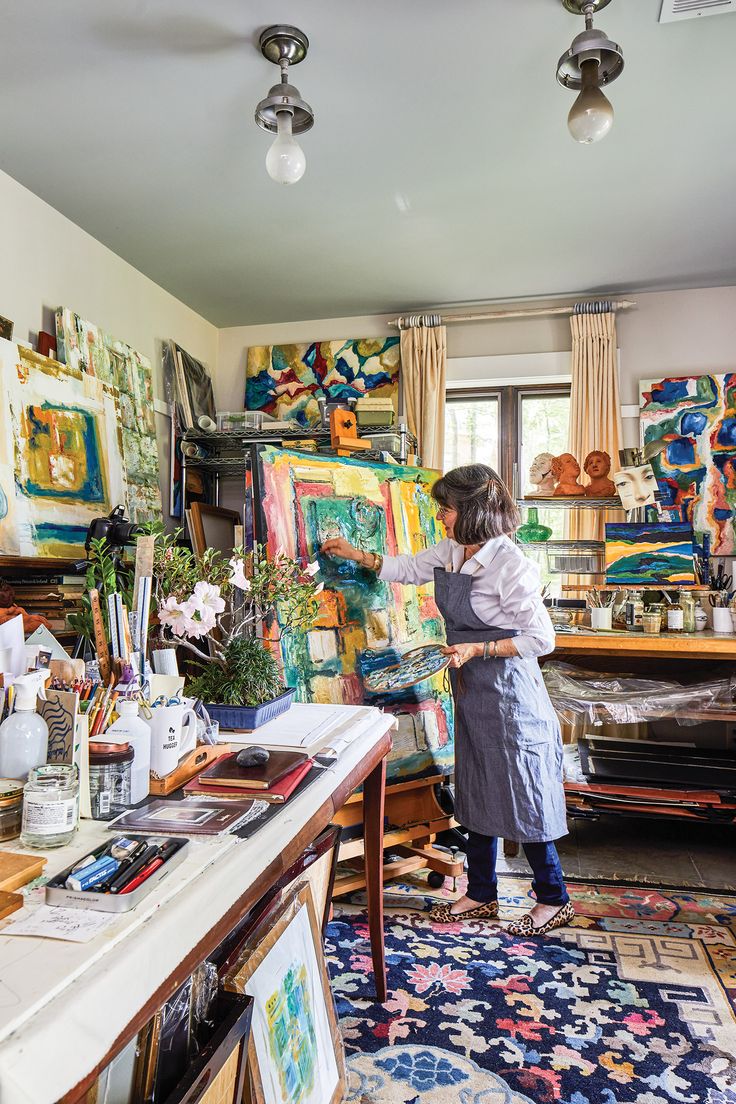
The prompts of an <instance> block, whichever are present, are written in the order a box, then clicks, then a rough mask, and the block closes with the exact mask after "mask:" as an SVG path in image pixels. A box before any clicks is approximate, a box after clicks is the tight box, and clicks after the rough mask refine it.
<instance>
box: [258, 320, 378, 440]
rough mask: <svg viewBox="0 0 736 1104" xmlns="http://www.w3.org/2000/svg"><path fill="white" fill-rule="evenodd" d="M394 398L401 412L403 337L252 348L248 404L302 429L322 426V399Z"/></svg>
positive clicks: (342, 400) (328, 400)
mask: <svg viewBox="0 0 736 1104" xmlns="http://www.w3.org/2000/svg"><path fill="white" fill-rule="evenodd" d="M364 395H370V396H371V397H372V398H390V399H391V401H392V402H393V404H394V409H395V410H396V412H397V414H398V400H399V338H398V337H385V338H377V339H375V340H368V339H363V340H349V341H321V342H313V343H311V344H309V345H305V344H304V345H261V346H254V347H252V348H250V349H248V356H247V361H246V383H245V406H246V409H248V410H263V411H265V412H266V413H267V414H271V415H273V416H274V417H276V418H279V419H284V420H287V421H294V422H297V423H298V424H299V425H301V426H315V425H319V424H320V413H319V406H318V404H317V400H318V399H325V401H326V402H345V401H346V400H347V399H353V398H361V397H362V396H364Z"/></svg>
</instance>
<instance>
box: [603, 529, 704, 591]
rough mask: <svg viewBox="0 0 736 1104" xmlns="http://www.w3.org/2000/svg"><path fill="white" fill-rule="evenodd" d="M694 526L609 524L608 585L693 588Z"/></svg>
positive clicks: (607, 548) (607, 537)
mask: <svg viewBox="0 0 736 1104" xmlns="http://www.w3.org/2000/svg"><path fill="white" fill-rule="evenodd" d="M693 552H694V544H693V528H692V526H691V525H681V524H677V523H675V524H666V523H662V522H654V523H652V524H648V523H643V524H636V523H630V522H610V523H609V524H607V525H606V582H607V583H609V584H613V585H616V584H618V585H620V586H626V585H628V586H652V587H656V586H657V585H660V586H661V585H664V584H666V585H667V586H683V587H685V586H694V585H695V581H696V580H695V570H694V566H693Z"/></svg>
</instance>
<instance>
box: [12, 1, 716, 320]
mask: <svg viewBox="0 0 736 1104" xmlns="http://www.w3.org/2000/svg"><path fill="white" fill-rule="evenodd" d="M659 9H660V0H612V3H611V4H610V6H609V7H608V8H606V10H605V11H603V12H601V13H600V15H599V16H598V18H597V21H596V22H597V25H599V26H601V27H602V28H603V29H604V30H606V31H607V32H608V34H609V35H610V37H612V38H613V39H615V40H616V41H618V42H619V43H620V44H621V45H622V47H623V49H624V54H625V58H626V68H625V70H624V73H623V75H622V76H621V78H620V79H619V80H618V81H617V82H616V83H615V84H614V85H612V86H611V89H610V92H609V96H610V99H611V101H612V102H613V104H614V107H615V110H616V121H615V124H614V129H613V131H612V133H611V134H610V135H609V137H608V138H607V139H606V140H605V141H603V142H602V143H600V144H599V145H596V146H589V147H582V146H578V145H576V144H575V143H574V142H573V141H572V139H571V138H570V137H569V135H568V133H567V128H566V116H567V111H568V109H569V107H570V105H571V103H572V100H573V94H571V93H569V92H566V91H565V90H563V89H562V88H560V87H558V86H557V84H556V82H555V68H556V62H557V59H558V57H559V55H560V54H562V53H563V51H564V50H565V49H566V48H567V47H568V46H569V44H570V41H571V40H572V38H573V36H574V35H575V34H576V33H577V32H578V31H579V30H581V29H582V20H580V19H578V18H576V17H574V16H571V15H569V14H568V13H567V12H566V11H565V10H564V9H563V7H562V4H561V2H560V0H455V2H448V0H445V2H442V3H440V2H439V0H370V2H368V0H310V2H309V3H304V2H299V0H280V2H279V3H278V4H277V3H274V2H273V0H251V2H245V0H207V2H206V3H202V0H126V2H124V3H122V4H111V3H109V2H107V0H104V2H102V3H101V2H100V0H61V2H60V0H33V2H32V3H29V2H27V0H26V2H25V3H19V2H18V0H0V15H1V16H2V27H3V36H2V44H1V45H0V51H1V55H2V65H1V66H0V167H1V168H3V169H4V170H5V171H6V172H8V173H9V174H10V175H11V176H13V177H15V178H16V179H17V180H19V181H20V182H21V183H22V184H25V185H26V186H27V187H29V188H30V189H31V190H32V191H34V192H36V193H37V194H38V195H40V196H42V197H43V198H44V199H45V200H47V201H48V202H49V203H51V204H52V205H53V206H54V207H56V208H58V210H60V211H62V212H63V213H64V214H65V215H67V216H68V217H69V218H71V219H72V220H73V221H74V222H76V223H78V224H79V225H80V226H83V227H84V228H85V229H86V230H88V231H89V232H90V233H91V234H93V235H94V236H95V237H96V238H99V239H100V240H101V241H103V242H105V243H106V244H107V245H108V246H110V247H111V248H112V249H113V250H115V252H117V253H119V254H121V255H122V256H123V257H125V258H126V259H127V260H128V261H130V262H131V263H132V264H134V265H135V266H136V267H138V268H139V269H141V270H142V271H143V272H145V273H146V274H147V275H149V276H150V277H151V278H152V279H154V280H155V281H156V282H157V283H159V284H161V285H163V286H164V287H165V288H167V289H168V290H169V291H171V292H173V293H174V294H175V295H177V296H178V297H179V298H181V299H182V300H184V301H185V302H186V303H188V304H190V305H191V306H192V307H194V308H195V309H196V310H198V311H199V312H200V313H201V314H203V315H204V316H206V317H207V318H209V319H211V320H212V321H213V322H214V323H216V324H218V325H238V324H246V323H255V322H270V321H287V320H299V319H305V318H324V317H338V316H345V315H356V314H364V313H372V312H383V311H396V310H402V309H408V308H411V307H421V306H431V305H435V304H437V305H440V304H442V305H446V304H449V303H460V302H471V301H475V300H478V301H480V300H498V299H503V298H511V297H519V296H537V295H539V296H541V295H550V294H557V293H569V292H597V291H612V292H615V291H617V290H627V291H628V290H646V289H656V288H675V287H693V286H707V285H718V284H734V283H736V218H735V217H734V194H736V93H735V92H734V84H733V58H734V48H735V47H736V18H734V17H733V16H730V15H723V16H718V17H714V18H712V19H707V20H693V21H691V22H681V23H670V24H667V25H660V24H659V23H658V15H659ZM277 20H278V21H283V22H292V23H295V24H296V25H297V26H300V27H302V29H303V30H304V31H306V33H307V34H308V35H309V37H310V40H311V49H310V52H309V56H308V57H307V59H306V61H304V62H303V63H302V64H301V65H300V66H298V67H297V68H295V69H294V70H293V74H292V80H293V81H294V83H295V84H296V85H297V86H298V87H299V89H300V90H301V92H302V95H303V96H304V98H305V99H306V100H308V101H309V102H310V103H311V105H312V107H313V108H314V110H315V113H316V123H315V126H314V129H313V130H312V131H311V132H309V133H308V134H307V135H305V136H304V137H303V139H302V145H303V147H304V149H305V152H306V155H307V172H306V175H305V177H304V179H303V180H302V181H301V182H300V183H299V184H297V185H295V186H293V187H288V188H287V187H283V186H280V185H277V184H275V183H274V182H273V181H271V180H270V178H269V177H268V176H267V175H266V171H265V167H264V158H265V154H266V150H267V148H268V145H269V142H270V138H269V136H268V135H266V134H264V133H263V132H262V131H260V130H259V129H258V128H257V127H256V125H255V123H254V122H253V110H254V107H255V105H256V103H257V101H258V100H259V99H260V98H261V97H263V96H265V95H266V92H267V90H268V88H269V86H270V85H271V84H272V83H274V81H275V80H276V79H277V77H278V71H277V69H276V68H275V67H274V66H272V65H270V64H268V63H267V62H266V61H265V60H264V59H263V58H262V57H261V55H260V53H259V52H258V50H257V48H256V46H255V40H256V39H257V35H258V33H259V31H260V30H261V29H262V28H263V27H264V26H266V25H268V24H270V23H273V22H276V21H277Z"/></svg>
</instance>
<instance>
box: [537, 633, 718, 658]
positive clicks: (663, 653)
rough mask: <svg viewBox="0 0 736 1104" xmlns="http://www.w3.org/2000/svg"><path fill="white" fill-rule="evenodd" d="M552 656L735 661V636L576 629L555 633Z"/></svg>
mask: <svg viewBox="0 0 736 1104" xmlns="http://www.w3.org/2000/svg"><path fill="white" fill-rule="evenodd" d="M554 654H555V656H573V657H574V656H576V655H580V656H583V655H599V656H617V657H623V656H640V657H642V658H653V659H666V658H669V659H689V658H692V659H712V660H718V661H721V660H736V634H733V633H714V632H713V631H712V630H711V629H704V630H703V631H702V632H696V633H660V634H655V633H652V634H648V633H641V632H606V631H597V632H593V630H592V629H579V630H577V631H575V632H571V633H568V632H558V633H557V635H556V639H555V652H554Z"/></svg>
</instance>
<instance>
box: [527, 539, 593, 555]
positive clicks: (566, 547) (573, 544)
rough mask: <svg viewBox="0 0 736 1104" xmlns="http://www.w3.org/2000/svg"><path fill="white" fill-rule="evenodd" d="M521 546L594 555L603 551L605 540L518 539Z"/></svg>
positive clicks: (554, 552) (546, 550)
mask: <svg viewBox="0 0 736 1104" xmlns="http://www.w3.org/2000/svg"><path fill="white" fill-rule="evenodd" d="M517 544H518V545H519V548H522V549H523V548H531V549H533V550H534V551H535V552H550V553H552V554H553V555H554V554H559V555H564V556H569V555H570V554H571V553H572V554H573V555H574V554H575V553H576V552H579V553H580V555H581V556H582V555H585V554H586V553H587V554H588V555H593V554H595V553H596V552H598V553H602V552H603V551H604V550H605V547H606V542H605V541H594V540H591V541H586V540H548V541H517Z"/></svg>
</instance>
